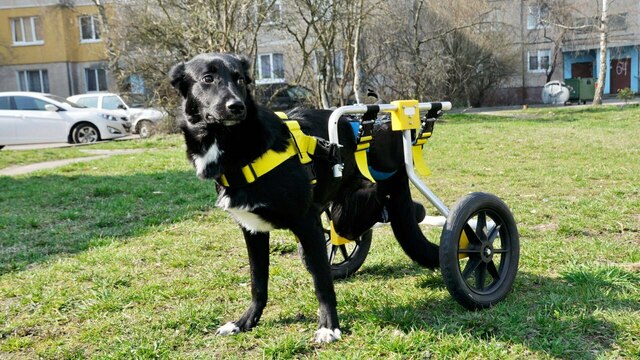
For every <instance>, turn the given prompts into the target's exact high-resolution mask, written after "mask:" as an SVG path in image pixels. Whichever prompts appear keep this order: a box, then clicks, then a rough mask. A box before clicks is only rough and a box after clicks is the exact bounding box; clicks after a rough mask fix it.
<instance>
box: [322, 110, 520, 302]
mask: <svg viewBox="0 0 640 360" xmlns="http://www.w3.org/2000/svg"><path fill="white" fill-rule="evenodd" d="M450 109H451V103H449V102H431V103H419V102H418V101H416V100H401V101H394V102H392V103H390V104H377V105H350V106H343V107H340V108H337V109H336V110H334V111H333V112H332V114H331V117H330V119H329V129H328V130H329V141H330V143H331V144H335V145H336V146H340V143H339V140H338V120H339V119H340V118H341V117H344V116H346V117H349V118H350V120H351V124H352V127H353V130H354V133H356V134H357V135H356V137H358V145H357V150H356V155H355V156H356V160H358V161H357V164H358V168H359V170H360V171H361V173H362V174H363V175H364V176H365V177H367V178H369V179H370V180H371V181H374V182H375V180H374V179H373V177H372V175H371V173H370V171H369V169H368V168H367V167H366V166H365V165H363V164H366V161H364V162H363V161H360V160H359V159H362V158H363V157H364V158H365V159H366V150H367V149H368V147H369V145H368V144H369V142H371V141H372V131H371V129H372V124H373V123H375V122H376V121H378V122H380V121H386V122H389V121H390V122H391V128H392V130H393V131H399V132H401V133H402V143H403V155H404V166H405V169H406V172H407V175H408V178H409V180H410V182H411V183H412V184H413V185H414V186H415V187H416V188H417V190H418V191H419V192H420V193H422V194H423V195H424V196H425V197H426V198H427V200H428V201H429V202H430V203H431V204H432V205H433V206H434V207H435V208H436V210H437V211H438V212H439V213H440V215H441V216H426V217H425V219H424V220H423V221H422V222H421V224H426V225H432V226H442V227H443V229H442V233H441V236H440V247H439V262H440V270H441V272H442V276H443V279H444V282H445V284H446V287H447V289H448V291H449V293H450V294H451V295H452V297H453V298H454V299H456V301H458V303H460V304H461V305H462V306H464V307H465V308H467V309H470V310H478V309H482V308H487V307H490V306H492V305H494V304H496V303H498V302H500V301H501V300H503V299H504V298H505V297H506V296H507V294H508V293H509V291H510V290H511V288H512V285H513V282H514V280H515V276H516V273H517V271H518V260H519V253H520V246H519V236H518V229H517V226H516V223H515V220H514V218H513V215H512V213H511V211H510V210H509V208H508V207H507V205H506V204H505V203H504V202H503V201H502V200H501V199H500V198H498V197H497V196H495V195H492V194H488V193H482V192H475V193H471V194H468V195H466V196H464V197H462V198H461V199H459V200H458V201H457V202H456V203H455V205H453V207H452V208H451V209H449V208H448V207H447V206H446V205H445V204H444V203H443V201H442V200H440V199H439V198H438V197H437V196H436V195H435V194H434V193H433V192H432V191H431V190H430V189H429V188H428V187H427V186H426V185H425V184H424V183H423V182H422V180H421V179H420V177H419V176H418V174H417V173H416V171H415V170H418V172H419V173H420V175H423V176H426V175H428V168H427V167H426V164H425V163H424V159H423V156H422V148H423V146H424V145H425V144H426V142H427V139H428V138H430V137H431V135H432V133H433V129H434V124H435V123H436V120H437V118H439V117H440V116H441V115H442V114H443V112H444V111H446V110H450ZM342 169H343V164H342V163H336V164H335V165H334V166H333V168H332V172H333V176H334V177H341V176H342ZM323 216H324V217H325V219H323V227H324V228H325V239H326V245H327V255H328V257H329V263H330V265H331V270H332V274H333V276H334V278H346V277H349V276H351V275H353V274H354V273H355V272H356V271H357V270H358V269H359V268H360V267H361V266H362V264H363V263H364V261H365V259H366V257H367V254H368V252H369V249H370V246H371V241H372V231H373V228H372V229H369V230H367V231H365V232H364V233H363V234H362V235H360V236H359V237H358V238H357V239H353V240H352V239H347V238H344V237H341V236H340V235H338V234H337V232H336V231H335V230H334V227H333V223H332V221H331V209H330V208H328V209H326V210H325V211H324V213H323ZM375 227H376V226H374V228H375Z"/></svg>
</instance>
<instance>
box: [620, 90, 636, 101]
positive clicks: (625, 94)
mask: <svg viewBox="0 0 640 360" xmlns="http://www.w3.org/2000/svg"><path fill="white" fill-rule="evenodd" d="M634 96H635V94H634V93H633V91H631V89H629V88H628V87H626V88H624V89H619V90H618V99H620V100H624V102H625V103H628V102H629V100H631V99H633V97H634Z"/></svg>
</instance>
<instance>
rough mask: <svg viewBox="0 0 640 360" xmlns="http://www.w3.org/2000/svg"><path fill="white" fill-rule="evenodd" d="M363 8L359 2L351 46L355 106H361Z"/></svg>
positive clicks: (362, 2) (361, 0)
mask: <svg viewBox="0 0 640 360" xmlns="http://www.w3.org/2000/svg"><path fill="white" fill-rule="evenodd" d="M363 8H364V0H360V2H359V4H358V9H357V11H356V16H357V18H358V20H357V21H356V34H355V39H354V44H353V93H354V94H355V97H356V104H362V93H363V92H362V83H361V82H362V80H361V78H360V71H361V66H360V29H361V28H362V9H363Z"/></svg>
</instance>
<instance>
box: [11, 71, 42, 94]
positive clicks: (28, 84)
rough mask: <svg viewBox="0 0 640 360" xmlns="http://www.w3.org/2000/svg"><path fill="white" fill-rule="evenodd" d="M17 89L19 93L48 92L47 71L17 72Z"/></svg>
mask: <svg viewBox="0 0 640 360" xmlns="http://www.w3.org/2000/svg"><path fill="white" fill-rule="evenodd" d="M18 88H19V89H20V91H35V92H41V93H48V92H49V74H48V73H47V70H25V71H18Z"/></svg>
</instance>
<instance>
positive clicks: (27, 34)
mask: <svg viewBox="0 0 640 360" xmlns="http://www.w3.org/2000/svg"><path fill="white" fill-rule="evenodd" d="M40 27H41V25H40V17H38V16H31V17H20V18H13V19H11V34H12V36H13V45H40V44H44V41H43V40H42V33H41V30H40Z"/></svg>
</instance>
